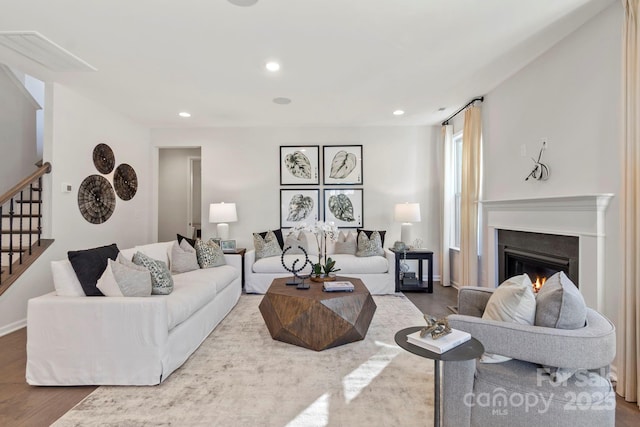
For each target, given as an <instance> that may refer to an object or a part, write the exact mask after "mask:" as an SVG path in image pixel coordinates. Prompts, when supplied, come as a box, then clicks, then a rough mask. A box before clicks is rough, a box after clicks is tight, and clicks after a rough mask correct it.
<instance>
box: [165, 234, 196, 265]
mask: <svg viewBox="0 0 640 427" xmlns="http://www.w3.org/2000/svg"><path fill="white" fill-rule="evenodd" d="M199 268H200V265H199V264H198V257H197V256H196V250H195V249H194V248H193V247H192V246H191V245H190V244H189V242H188V241H187V240H185V239H182V241H181V242H180V244H178V241H175V242H173V246H172V247H171V272H172V273H186V272H187V271H193V270H198V269H199Z"/></svg>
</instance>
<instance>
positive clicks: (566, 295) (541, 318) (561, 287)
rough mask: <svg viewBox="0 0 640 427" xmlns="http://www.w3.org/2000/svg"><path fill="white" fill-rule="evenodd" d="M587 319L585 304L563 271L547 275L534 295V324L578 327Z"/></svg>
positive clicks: (562, 327)
mask: <svg viewBox="0 0 640 427" xmlns="http://www.w3.org/2000/svg"><path fill="white" fill-rule="evenodd" d="M586 321H587V305H586V304H585V302H584V298H583V297H582V294H581V293H580V291H579V290H578V287H577V286H576V285H574V284H573V282H572V281H571V280H570V279H569V278H568V277H567V275H566V274H564V272H559V273H556V274H554V275H553V276H551V277H549V278H548V279H547V281H546V282H545V283H544V285H543V286H542V288H541V289H540V291H539V292H538V294H537V295H536V317H535V325H536V326H544V327H547V328H558V329H578V328H582V327H583V326H584V324H585V322H586Z"/></svg>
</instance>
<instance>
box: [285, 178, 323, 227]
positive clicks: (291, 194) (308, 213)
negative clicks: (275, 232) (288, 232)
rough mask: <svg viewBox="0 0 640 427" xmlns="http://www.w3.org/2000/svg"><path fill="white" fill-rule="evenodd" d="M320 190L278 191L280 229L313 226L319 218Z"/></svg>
mask: <svg viewBox="0 0 640 427" xmlns="http://www.w3.org/2000/svg"><path fill="white" fill-rule="evenodd" d="M319 201H320V190H318V189H314V190H311V189H306V188H298V189H295V190H293V189H292V190H289V189H287V190H280V228H292V227H295V226H296V225H300V224H303V223H307V224H313V223H314V222H315V221H317V220H318V219H319V217H320V206H319Z"/></svg>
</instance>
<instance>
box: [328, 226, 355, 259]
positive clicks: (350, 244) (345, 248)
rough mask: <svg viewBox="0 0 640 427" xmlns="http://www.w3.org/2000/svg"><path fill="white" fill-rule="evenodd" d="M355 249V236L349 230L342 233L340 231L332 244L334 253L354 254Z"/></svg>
mask: <svg viewBox="0 0 640 427" xmlns="http://www.w3.org/2000/svg"><path fill="white" fill-rule="evenodd" d="M357 250H358V244H357V242H356V236H355V235H354V234H353V233H351V232H349V233H347V234H344V233H343V232H342V231H341V232H340V235H339V236H338V240H336V242H335V244H334V250H333V251H334V253H336V254H348V255H355V254H356V251H357Z"/></svg>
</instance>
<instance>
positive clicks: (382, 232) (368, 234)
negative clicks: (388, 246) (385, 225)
mask: <svg viewBox="0 0 640 427" xmlns="http://www.w3.org/2000/svg"><path fill="white" fill-rule="evenodd" d="M361 231H363V232H364V234H366V235H367V237H368V238H369V239H370V238H371V233H373V232H374V231H377V232H378V233H380V240H382V247H383V248H384V235H385V234H386V233H387V232H386V231H385V230H363V229H362V228H359V229H358V234H360V232H361Z"/></svg>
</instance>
